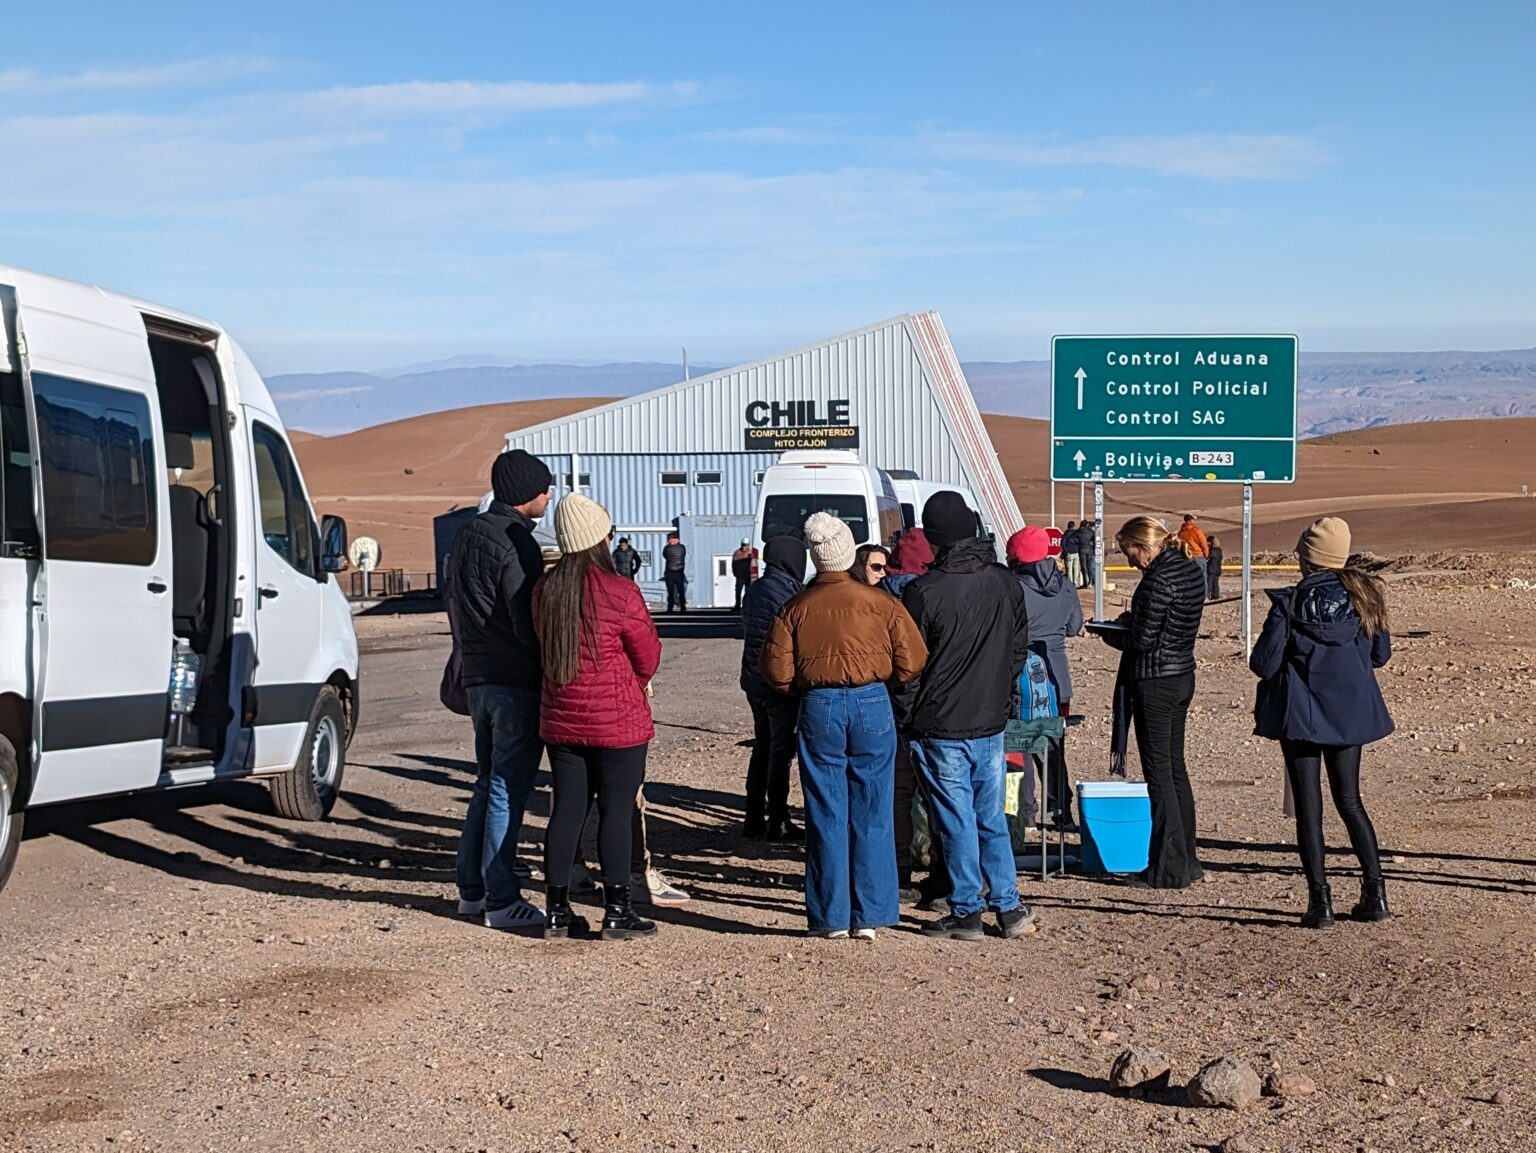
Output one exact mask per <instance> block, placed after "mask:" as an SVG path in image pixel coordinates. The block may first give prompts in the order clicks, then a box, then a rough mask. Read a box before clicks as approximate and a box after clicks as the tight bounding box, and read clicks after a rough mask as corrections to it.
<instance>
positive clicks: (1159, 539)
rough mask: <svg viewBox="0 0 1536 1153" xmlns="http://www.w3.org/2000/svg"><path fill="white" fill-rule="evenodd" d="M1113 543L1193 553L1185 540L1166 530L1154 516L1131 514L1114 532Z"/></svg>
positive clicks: (1165, 526) (1158, 550) (1183, 553)
mask: <svg viewBox="0 0 1536 1153" xmlns="http://www.w3.org/2000/svg"><path fill="white" fill-rule="evenodd" d="M1115 543H1116V544H1119V545H1122V546H1123V545H1126V544H1139V545H1140V546H1141V547H1142V548H1145V549H1150V550H1152V551H1153V552H1155V553H1156V552H1162V551H1163V550H1164V549H1173V551H1175V552H1177V553H1180V554H1182V555H1184V556H1186V557H1190V556H1194V555H1195V548H1194V546H1193V545H1192V544H1190V543H1189V542H1188V541H1186V540H1180V539H1179V538H1178V536H1176V535H1175V534H1173V533H1171V532H1169V531H1168V526H1167V525H1165V524H1164V523H1163V522H1162V521H1160V520H1158V519H1157V518H1156V517H1155V516H1133V517H1131V519H1130V520H1128V521H1126V522H1125V523H1124V524H1123V525H1121V526H1120V531H1119V532H1117V533H1116V534H1115Z"/></svg>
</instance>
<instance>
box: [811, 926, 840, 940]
mask: <svg viewBox="0 0 1536 1153" xmlns="http://www.w3.org/2000/svg"><path fill="white" fill-rule="evenodd" d="M811 936H813V937H820V938H821V939H822V940H823V941H846V940H847V939H848V930H847V929H817V930H816V931H815V932H813V933H812V934H811Z"/></svg>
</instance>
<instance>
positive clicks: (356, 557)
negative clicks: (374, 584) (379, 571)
mask: <svg viewBox="0 0 1536 1153" xmlns="http://www.w3.org/2000/svg"><path fill="white" fill-rule="evenodd" d="M383 558H384V550H383V548H381V547H380V545H379V542H378V541H376V540H374V539H373V538H372V537H371V536H360V537H358V538H357V539H356V540H354V541H353V542H352V544H351V547H349V548H348V549H347V559H348V560H350V561H351V562H352V563H353V564H354V565H356V566H357V567H358V568H359V569H361V570H362V571H363V572H372V571H373V570H374V569H376V568H378V567H379V561H380V560H382V559H383Z"/></svg>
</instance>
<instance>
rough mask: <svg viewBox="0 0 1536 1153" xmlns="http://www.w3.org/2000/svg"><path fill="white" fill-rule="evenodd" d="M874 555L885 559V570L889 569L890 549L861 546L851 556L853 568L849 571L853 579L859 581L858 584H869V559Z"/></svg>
mask: <svg viewBox="0 0 1536 1153" xmlns="http://www.w3.org/2000/svg"><path fill="white" fill-rule="evenodd" d="M876 553H879V554H880V555H881V556H883V557H885V564H886V568H887V569H889V568H890V564H891V550H890V549H888V548H886V547H885V546H884V545H883V544H861V545H860V546H859V551H858V552H856V553H854V554H853V568H852V569H851V570H850V571H851V572H852V573H853V576H854V579H855V580H857V581H859V583H861V584H868V583H869V558H870V557H872V556H874V555H875V554H876Z"/></svg>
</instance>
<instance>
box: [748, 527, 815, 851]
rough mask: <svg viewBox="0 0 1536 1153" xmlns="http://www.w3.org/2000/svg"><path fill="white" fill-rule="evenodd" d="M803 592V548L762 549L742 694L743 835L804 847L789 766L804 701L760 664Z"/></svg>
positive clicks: (796, 544)
mask: <svg viewBox="0 0 1536 1153" xmlns="http://www.w3.org/2000/svg"><path fill="white" fill-rule="evenodd" d="M804 588H805V543H804V542H803V541H801V540H799V539H797V538H795V537H792V536H776V537H774V538H773V539H772V540H770V541H769V542H768V543H767V544H765V545H764V546H763V575H762V576H760V577H759V578H758V579H757V580H755V581H753V582H752V585H751V587H750V588H748V589H747V595H746V596H745V597H744V598H743V599H742V602H741V628H742V636H743V638H744V640H743V643H742V646H741V691H742V692H744V693H746V695H747V707H748V708H749V709H751V710H752V760H751V761H750V763H749V764H748V766H747V812H746V820H745V821H744V822H743V823H742V830H741V831H742V835H743V836H745V837H746V838H747V839H748V840H751V841H761V840H769V841H803V840H804V839H805V834H804V833H803V832H801V830H800V829H798V828H796V827H795V825H794V823H793V822H792V821H791V820H790V819H789V766H790V763H791V762H792V761H793V760H794V759H795V730H796V725H797V722H798V718H799V713H800V697H799V696H798V695H797V694H795V693H793V692H789V693H781V692H777V691H775V690H774V689H773V688H772V687H770V686H769V684H768V682H767V681H765V680H764V679H763V674H762V673H761V672H760V671H759V670H758V662H759V661H760V660H761V659H762V655H763V642H764V641H765V640H766V639H767V637H768V630H769V629H770V628H772V627H773V622H774V620H775V619H776V618H777V617H778V615H779V610H780V609H782V608H783V607H784V606H785V605H787V604H788V603H789V602H790V601H791V600H793V599H794V598H795V597H797V596H799V595H800V593H801V592H802V591H803V590H804Z"/></svg>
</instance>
